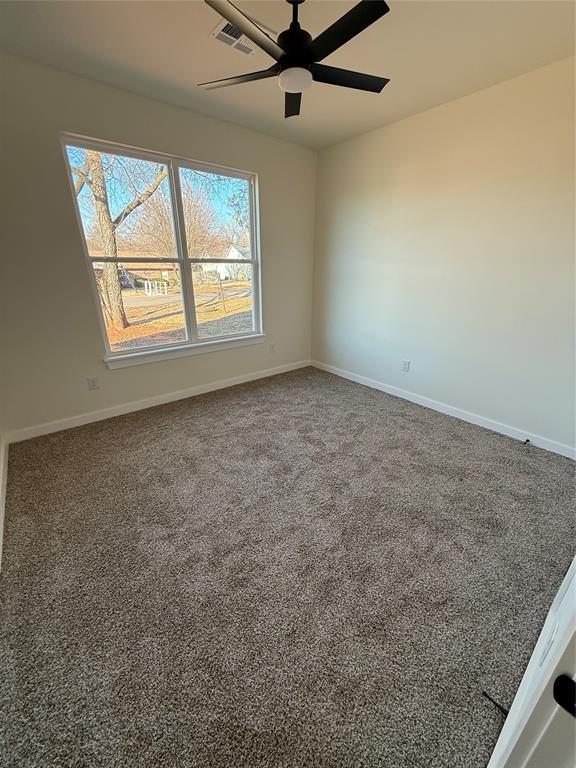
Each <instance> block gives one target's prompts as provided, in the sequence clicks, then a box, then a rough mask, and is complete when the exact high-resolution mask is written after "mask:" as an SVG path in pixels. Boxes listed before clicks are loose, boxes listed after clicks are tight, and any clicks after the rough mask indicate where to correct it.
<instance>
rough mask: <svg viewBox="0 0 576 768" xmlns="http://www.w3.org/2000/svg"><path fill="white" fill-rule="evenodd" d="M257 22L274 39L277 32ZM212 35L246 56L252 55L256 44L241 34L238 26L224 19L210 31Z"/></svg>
mask: <svg viewBox="0 0 576 768" xmlns="http://www.w3.org/2000/svg"><path fill="white" fill-rule="evenodd" d="M257 24H258V26H259V27H260V28H261V29H263V30H264V31H265V32H266V33H267V34H269V35H270V37H271V38H272V39H273V40H276V37H277V33H276V32H274V30H272V29H268V28H267V27H265V26H264V25H263V24H262V23H261V22H257ZM212 37H215V38H216V40H219V41H220V42H221V43H225V44H226V45H229V46H230V48H235V49H236V50H237V51H240V53H244V54H245V55H246V56H250V55H252V54H253V53H254V51H255V50H256V46H255V45H254V43H253V42H252V40H250V39H249V38H247V37H246V35H243V34H242V32H241V31H240V30H239V29H238V27H235V26H234V24H230V22H229V21H226V20H225V19H222V21H221V22H220V24H218V26H217V27H216V29H215V30H214V31H213V32H212Z"/></svg>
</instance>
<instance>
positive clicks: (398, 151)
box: [313, 59, 574, 446]
mask: <svg viewBox="0 0 576 768" xmlns="http://www.w3.org/2000/svg"><path fill="white" fill-rule="evenodd" d="M573 73H574V60H573V59H570V60H564V61H561V62H558V63H556V64H553V65H551V66H547V67H544V68H542V69H539V70H536V71H534V72H531V73H528V74H526V75H522V76H521V77H518V78H515V79H513V80H509V81H507V82H504V83H501V84H499V85H496V86H494V87H492V88H489V89H486V90H483V91H480V92H478V93H475V94H473V95H470V96H467V97H465V98H462V99H459V100H457V101H453V102H451V103H449V104H446V105H444V106H441V107H438V108H436V109H433V110H430V111H428V112H424V113H422V114H419V115H416V116H414V117H411V118H408V119H406V120H403V121H401V122H398V123H396V124H394V125H391V126H388V127H385V128H382V129H379V130H377V131H373V132H371V133H368V134H365V135H363V136H360V137H358V138H356V139H353V140H350V141H348V142H346V143H343V144H340V145H337V146H335V147H333V148H331V149H328V150H325V151H323V152H322V153H321V154H320V160H319V181H318V184H319V197H318V219H317V233H318V238H317V240H318V242H317V254H316V268H315V293H314V326H313V328H314V330H313V339H314V341H313V357H314V358H315V359H316V360H320V361H323V362H325V363H328V364H331V365H333V366H336V367H339V368H342V369H347V370H349V371H352V372H354V373H356V374H360V375H363V376H366V377H370V378H372V379H376V380H378V381H380V382H384V383H386V384H388V385H392V386H396V387H400V388H402V389H405V390H410V391H412V392H415V393H418V394H420V395H423V396H426V397H428V398H432V399H434V400H437V401H440V402H442V403H446V404H449V405H451V406H454V407H457V408H460V409H464V410H467V411H471V412H472V413H475V414H478V415H480V416H483V417H486V418H489V419H493V420H496V421H499V422H503V423H504V424H507V425H510V426H512V427H515V428H518V429H520V430H525V431H527V432H530V433H534V434H536V435H541V436H543V437H545V438H548V439H549V440H552V441H556V442H559V443H562V444H564V445H568V446H574V81H573V78H574V74H573ZM403 359H409V360H411V370H410V372H409V373H407V374H406V373H401V371H400V365H401V361H402V360H403Z"/></svg>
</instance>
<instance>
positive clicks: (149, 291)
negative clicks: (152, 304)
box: [144, 280, 168, 296]
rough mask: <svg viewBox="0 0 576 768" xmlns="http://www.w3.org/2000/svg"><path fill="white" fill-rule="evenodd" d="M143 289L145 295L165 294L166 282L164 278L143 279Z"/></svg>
mask: <svg viewBox="0 0 576 768" xmlns="http://www.w3.org/2000/svg"><path fill="white" fill-rule="evenodd" d="M144 291H145V293H146V296H166V295H167V293H168V283H167V282H166V280H144Z"/></svg>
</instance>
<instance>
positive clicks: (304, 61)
mask: <svg viewBox="0 0 576 768" xmlns="http://www.w3.org/2000/svg"><path fill="white" fill-rule="evenodd" d="M311 42H312V35H311V34H310V33H309V32H306V30H305V29H302V28H301V26H300V24H298V22H292V24H291V25H290V28H289V29H285V30H284V32H280V34H279V35H278V45H279V46H280V48H282V50H283V51H285V55H284V56H282V57H281V58H280V60H279V61H278V64H279V65H280V71H282V70H284V69H289V68H290V67H304V68H305V69H308V68H309V67H310V65H311V64H312V59H311V58H310V56H307V55H306V50H307V48H308V46H309V45H310V43H311Z"/></svg>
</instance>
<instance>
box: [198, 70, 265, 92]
mask: <svg viewBox="0 0 576 768" xmlns="http://www.w3.org/2000/svg"><path fill="white" fill-rule="evenodd" d="M277 74H278V67H277V66H276V65H274V66H273V67H270V68H269V69H261V70H260V71H259V72H248V73H247V74H246V75H237V76H236V77H225V78H224V79H223V80H212V81H210V82H208V83H198V85H199V86H200V87H201V88H205V89H206V90H207V91H211V90H213V89H214V88H226V86H227V85H240V83H249V82H250V81H252V80H264V79H265V78H267V77H274V76H275V75H277Z"/></svg>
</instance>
